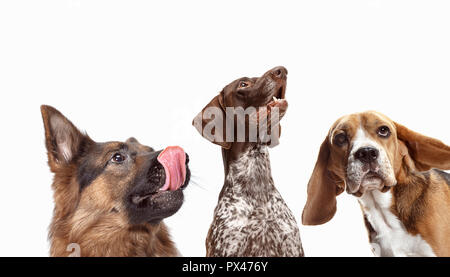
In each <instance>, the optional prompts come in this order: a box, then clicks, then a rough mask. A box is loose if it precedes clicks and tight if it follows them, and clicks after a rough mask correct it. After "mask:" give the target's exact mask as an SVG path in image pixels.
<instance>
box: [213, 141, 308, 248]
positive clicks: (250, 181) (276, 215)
mask: <svg viewBox="0 0 450 277" xmlns="http://www.w3.org/2000/svg"><path fill="white" fill-rule="evenodd" d="M207 241H209V242H210V243H209V245H207V247H208V248H209V249H208V252H209V253H210V254H211V255H215V256H302V255H303V249H302V245H301V240H300V233H299V230H298V226H297V222H296V221H295V218H294V216H293V214H292V212H291V211H290V210H289V208H288V207H287V205H286V204H285V203H284V201H283V199H282V197H281V195H280V194H279V192H278V191H277V190H276V188H275V186H274V184H273V180H272V176H271V173H270V163H269V157H268V152H267V150H266V149H265V148H261V149H260V148H255V149H251V150H250V151H248V152H247V153H245V154H244V155H242V156H241V157H240V158H239V159H238V160H237V161H236V162H234V163H233V164H232V165H231V166H230V168H229V172H228V175H227V176H226V181H225V187H224V191H223V194H222V197H221V198H220V199H219V203H218V205H217V207H216V209H215V212H214V221H213V223H212V225H211V228H210V232H209V234H208V240H207Z"/></svg>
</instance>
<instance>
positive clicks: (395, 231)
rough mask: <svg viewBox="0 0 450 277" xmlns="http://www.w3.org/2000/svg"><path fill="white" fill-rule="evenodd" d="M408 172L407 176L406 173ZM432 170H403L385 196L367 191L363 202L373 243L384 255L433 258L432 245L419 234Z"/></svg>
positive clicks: (362, 198)
mask: <svg viewBox="0 0 450 277" xmlns="http://www.w3.org/2000/svg"><path fill="white" fill-rule="evenodd" d="M403 173H406V174H403ZM432 173H433V172H432V171H427V172H417V171H409V170H407V171H406V170H405V171H402V174H400V175H398V176H397V180H398V182H397V184H396V185H395V186H394V187H392V188H390V189H389V191H387V192H385V193H383V192H380V191H378V190H375V191H369V192H366V193H365V194H364V195H363V196H362V197H361V198H359V199H358V200H359V202H360V203H361V206H362V209H363V212H364V215H365V216H364V218H365V224H366V227H367V228H368V230H369V237H370V240H371V242H372V243H376V245H374V246H376V247H379V249H378V250H379V251H380V252H379V253H378V254H379V255H381V256H394V255H403V256H415V255H418V256H433V255H434V253H433V251H432V249H431V248H430V246H429V245H428V244H427V243H426V242H425V241H424V240H423V239H422V238H421V236H420V235H418V230H417V229H416V223H417V220H420V218H418V215H421V214H423V212H424V209H425V207H424V204H423V203H424V202H423V201H421V198H423V197H424V195H425V193H426V190H427V189H428V185H429V183H430V175H431V174H432Z"/></svg>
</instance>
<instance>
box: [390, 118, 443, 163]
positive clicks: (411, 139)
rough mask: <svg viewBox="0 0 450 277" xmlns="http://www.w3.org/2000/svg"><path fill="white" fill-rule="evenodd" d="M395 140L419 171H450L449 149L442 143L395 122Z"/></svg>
mask: <svg viewBox="0 0 450 277" xmlns="http://www.w3.org/2000/svg"><path fill="white" fill-rule="evenodd" d="M394 123H395V127H396V129H397V138H398V139H399V140H400V141H402V142H403V143H404V144H405V145H406V147H407V148H408V154H409V156H410V157H411V159H412V160H413V161H414V165H415V167H416V169H417V170H419V171H426V170H429V169H430V168H438V169H443V170H450V147H449V146H448V145H446V144H444V143H443V142H441V141H439V140H437V139H434V138H430V137H426V136H424V135H421V134H419V133H416V132H414V131H411V130H409V129H408V128H406V127H405V126H403V125H401V124H398V123H396V122H394Z"/></svg>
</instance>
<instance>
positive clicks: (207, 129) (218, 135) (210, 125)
mask: <svg viewBox="0 0 450 277" xmlns="http://www.w3.org/2000/svg"><path fill="white" fill-rule="evenodd" d="M223 94H224V92H223V90H222V91H221V92H220V93H219V95H217V96H216V97H214V98H213V99H212V100H211V102H209V103H208V105H206V106H205V107H204V108H203V109H202V111H201V112H200V113H198V114H197V116H196V117H195V118H194V120H193V121H192V125H194V127H195V128H196V129H197V131H198V132H199V133H200V134H201V135H202V136H203V137H204V138H206V139H207V140H209V141H211V142H212V143H215V144H218V145H220V146H222V147H223V148H225V149H230V148H231V142H227V141H226V126H227V125H226V115H225V107H224V104H223V96H224V95H223Z"/></svg>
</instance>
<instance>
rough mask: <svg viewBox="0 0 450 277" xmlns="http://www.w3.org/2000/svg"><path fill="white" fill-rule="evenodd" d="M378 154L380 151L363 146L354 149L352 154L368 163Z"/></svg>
mask: <svg viewBox="0 0 450 277" xmlns="http://www.w3.org/2000/svg"><path fill="white" fill-rule="evenodd" d="M379 154H380V152H379V151H378V150H377V149H375V148H373V147H363V148H360V149H359V150H358V151H356V153H355V154H354V156H355V158H356V159H358V160H360V161H361V162H363V163H370V162H373V161H375V160H376V159H377V158H378V155H379Z"/></svg>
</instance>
